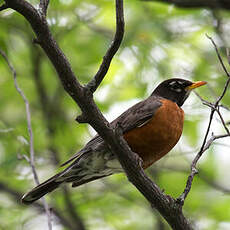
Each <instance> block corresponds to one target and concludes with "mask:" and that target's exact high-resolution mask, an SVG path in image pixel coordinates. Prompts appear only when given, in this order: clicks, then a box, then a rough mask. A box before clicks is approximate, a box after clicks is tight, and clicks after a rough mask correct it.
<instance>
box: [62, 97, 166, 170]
mask: <svg viewBox="0 0 230 230" xmlns="http://www.w3.org/2000/svg"><path fill="white" fill-rule="evenodd" d="M161 105H162V103H161V101H160V99H159V98H157V97H154V96H150V97H148V98H147V99H145V100H144V101H141V102H139V103H137V104H135V105H134V106H132V107H131V108H129V109H128V110H126V111H125V112H124V113H122V114H121V115H120V116H119V117H117V118H116V119H115V120H114V121H112V122H111V125H112V127H114V128H115V126H116V125H117V124H118V123H119V125H120V126H121V128H122V130H123V133H125V132H128V131H129V130H131V129H133V128H136V127H140V126H142V125H143V124H145V123H147V122H148V121H149V120H150V119H151V118H152V116H153V115H154V114H155V112H156V111H157V109H158V108H159V107H160V106H161ZM100 150H102V151H103V150H104V151H106V150H107V147H106V143H105V142H104V140H103V139H102V138H101V137H100V136H99V135H96V136H95V137H94V138H93V139H91V140H90V141H89V142H88V143H87V144H86V145H85V147H84V148H83V149H81V150H80V151H79V152H78V153H76V154H75V155H73V156H72V157H71V158H70V159H69V160H68V161H66V162H65V163H63V164H62V165H61V166H64V165H67V164H68V163H70V162H71V161H73V160H77V159H78V158H80V157H81V156H82V155H83V154H85V153H89V152H94V151H100Z"/></svg>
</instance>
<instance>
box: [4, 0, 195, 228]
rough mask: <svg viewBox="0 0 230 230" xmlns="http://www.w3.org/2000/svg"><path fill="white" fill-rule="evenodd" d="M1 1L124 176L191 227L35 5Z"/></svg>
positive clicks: (171, 219) (174, 220)
mask: <svg viewBox="0 0 230 230" xmlns="http://www.w3.org/2000/svg"><path fill="white" fill-rule="evenodd" d="M5 2H6V3H7V4H8V5H9V6H10V7H11V8H12V9H14V10H16V11H17V12H19V13H20V14H22V15H23V16H24V17H25V18H26V19H27V20H28V21H29V23H30V24H31V26H32V28H33V30H34V32H35V34H36V36H37V40H38V41H39V44H40V46H41V47H42V48H43V50H44V51H45V53H46V54H47V56H48V57H49V59H50V60H51V62H52V64H53V65H54V67H55V69H56V71H57V73H58V76H59V78H60V80H61V81H62V84H63V86H64V88H65V90H66V91H67V93H68V94H69V95H70V96H71V97H72V98H73V99H74V100H75V101H76V102H77V104H78V105H79V107H80V108H81V110H82V113H83V118H84V116H85V118H86V119H85V118H84V119H82V120H87V121H88V122H89V124H90V125H91V126H92V127H94V129H95V130H96V131H97V132H98V134H99V135H100V136H101V137H102V138H103V139H104V140H105V142H106V143H107V144H108V146H109V147H110V149H111V152H112V153H113V154H115V155H117V157H118V159H119V161H120V163H121V165H122V167H123V169H124V171H125V172H126V174H127V177H128V179H129V180H130V181H131V182H132V183H133V184H134V185H135V186H136V187H137V189H138V190H139V191H140V192H141V193H142V194H143V195H144V196H145V198H146V199H147V200H148V201H149V202H150V203H151V206H152V207H154V208H156V209H157V210H158V211H159V212H160V213H161V215H162V216H163V217H164V218H165V219H166V220H167V222H168V223H169V224H170V225H171V227H172V228H173V229H176V230H191V229H192V226H191V225H190V223H189V222H188V220H187V219H186V218H185V217H184V215H183V213H182V208H181V206H180V205H178V204H177V203H176V202H175V201H174V200H173V198H171V197H170V196H167V195H164V194H163V193H162V192H161V190H160V189H159V188H158V187H157V185H156V184H155V183H153V182H152V181H151V180H150V179H149V178H148V177H147V176H146V175H145V173H144V170H143V169H142V167H141V162H140V159H139V157H138V156H137V155H136V154H134V153H132V151H131V150H130V148H129V146H128V145H127V143H126V142H125V140H124V139H123V137H122V133H121V132H120V129H119V127H117V128H116V130H115V131H114V130H113V129H112V128H111V127H110V124H109V123H108V121H107V120H106V119H105V118H104V116H103V115H102V113H101V112H100V111H99V110H98V108H97V106H96V104H95V102H94V101H93V97H92V92H91V91H90V90H89V88H87V87H82V86H81V85H80V83H79V82H78V80H77V79H76V77H75V75H74V73H73V71H72V69H71V66H70V64H69V62H68V60H67V58H66V57H65V55H64V54H63V52H62V51H61V50H60V48H59V47H58V45H57V43H56V41H55V40H54V38H53V37H52V35H51V33H50V30H49V27H48V24H47V21H46V19H45V17H42V16H41V15H40V14H38V12H37V11H36V9H35V8H34V7H33V6H32V5H31V4H29V3H28V2H25V1H24V0H5ZM116 2H117V4H119V5H120V6H123V1H122V0H117V1H116ZM119 9H120V10H123V7H121V8H117V10H119ZM117 15H120V16H122V15H123V11H122V14H117ZM121 21H122V20H121ZM108 61H109V59H108ZM106 65H108V64H106ZM101 76H103V75H101Z"/></svg>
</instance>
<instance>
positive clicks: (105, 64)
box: [86, 0, 125, 93]
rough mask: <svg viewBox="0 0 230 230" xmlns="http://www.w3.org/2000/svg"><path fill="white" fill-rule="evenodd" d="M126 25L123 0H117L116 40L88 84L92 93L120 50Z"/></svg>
mask: <svg viewBox="0 0 230 230" xmlns="http://www.w3.org/2000/svg"><path fill="white" fill-rule="evenodd" d="M124 26H125V23H124V14H123V0H116V33H115V36H114V40H113V41H112V43H111V45H110V47H109V49H108V50H107V52H106V54H105V56H104V57H103V61H102V63H101V66H100V68H99V70H98V72H97V73H96V75H95V76H94V77H93V79H92V80H91V81H90V82H89V83H88V84H87V86H86V87H87V88H89V89H90V91H91V92H92V93H93V92H95V91H96V89H97V88H98V86H99V85H100V83H101V82H102V80H103V79H104V77H105V75H106V73H107V72H108V69H109V66H110V63H111V61H112V59H113V56H114V55H115V53H116V52H117V51H118V49H119V47H120V45H121V42H122V39H123V36H124Z"/></svg>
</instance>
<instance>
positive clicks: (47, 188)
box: [21, 174, 62, 204]
mask: <svg viewBox="0 0 230 230" xmlns="http://www.w3.org/2000/svg"><path fill="white" fill-rule="evenodd" d="M58 176H59V174H57V175H55V176H53V177H51V178H50V179H48V180H46V181H45V182H43V183H42V184H39V185H38V186H37V187H35V188H33V189H32V190H31V191H29V192H27V193H26V194H25V195H24V196H23V197H22V199H21V201H22V203H24V204H31V203H33V202H34V201H36V200H38V199H40V198H41V197H43V196H44V195H46V194H47V193H49V192H52V191H53V190H54V189H56V188H58V186H59V185H60V184H61V183H62V182H60V181H58V182H57V181H55V180H56V179H57V178H58Z"/></svg>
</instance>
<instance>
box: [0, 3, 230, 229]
mask: <svg viewBox="0 0 230 230" xmlns="http://www.w3.org/2000/svg"><path fill="white" fill-rule="evenodd" d="M191 1H192V0H191ZM30 2H31V3H33V4H34V5H36V4H38V1H30ZM48 22H49V25H50V28H51V31H52V33H53V35H54V37H55V39H56V40H57V41H58V43H59V45H60V47H61V48H62V50H63V51H64V53H65V54H66V56H67V57H68V59H69V60H70V62H71V65H72V68H73V70H74V72H75V73H76V75H77V77H78V78H79V80H80V82H81V83H82V84H86V83H87V82H88V81H89V80H90V79H91V78H92V77H93V75H94V74H95V73H96V71H97V69H98V67H99V65H100V63H101V60H102V57H103V55H104V54H105V52H106V50H107V48H108V46H109V45H110V42H111V40H112V38H113V34H114V30H115V10H114V1H112V0H97V1H94V0H84V1H83V0H55V1H51V2H50V6H49V10H48ZM125 22H126V29H125V37H124V40H123V43H122V46H121V48H120V49H119V51H118V53H117V54H116V56H115V58H114V59H113V61H112V64H111V67H110V69H109V71H108V74H107V76H106V78H105V80H104V81H103V83H102V84H101V86H100V88H99V89H98V90H97V92H96V93H95V96H94V98H95V100H96V102H97V105H98V106H99V108H100V109H101V110H102V111H103V113H104V114H105V116H106V117H107V118H108V119H109V120H110V121H112V120H113V119H114V118H115V117H117V116H118V115H119V114H120V113H122V112H123V111H124V110H125V109H126V108H127V107H129V106H131V105H133V104H134V103H136V102H138V101H140V100H142V99H143V98H146V97H147V96H148V95H149V94H150V93H151V91H152V90H153V89H154V88H155V87H156V86H157V84H159V83H160V82H161V81H162V80H164V79H167V78H171V77H180V78H186V79H189V80H192V81H196V80H205V81H208V85H207V86H206V87H201V88H200V89H198V90H197V91H198V92H199V94H200V95H201V96H202V97H204V98H205V99H207V100H209V101H214V100H215V99H216V97H217V96H218V95H219V94H220V93H221V90H222V89H223V86H224V83H225V81H226V76H225V74H224V72H223V71H222V69H221V66H220V64H219V61H218V59H217V56H216V53H215V49H214V47H213V45H212V44H211V42H210V40H209V39H207V37H206V36H205V34H208V35H209V36H212V38H213V39H214V40H215V42H216V43H217V45H218V46H219V47H220V51H221V53H222V56H223V60H224V62H225V63H226V64H227V59H226V57H225V56H226V55H225V47H228V45H229V44H228V42H229V40H228V39H229V33H230V12H229V11H227V10H223V9H219V10H217V9H215V10H213V9H205V8H199V7H197V8H177V7H176V6H173V5H170V4H163V3H160V2H154V1H148V2H143V1H135V0H127V1H125ZM33 38H34V34H33V32H32V30H31V28H30V26H29V24H28V23H27V22H26V21H25V19H24V18H23V17H22V16H20V15H19V14H17V13H15V12H14V11H13V10H5V11H2V12H1V13H0V49H1V50H3V51H4V52H5V53H6V54H7V56H8V58H9V60H10V61H11V62H12V63H13V65H14V68H15V69H16V71H17V74H18V82H19V85H20V87H21V88H22V89H23V91H24V93H25V94H26V96H27V98H28V100H29V102H30V107H31V112H32V127H33V134H34V144H35V163H36V169H37V171H38V174H39V179H40V181H43V180H45V179H47V178H48V177H49V176H52V175H53V174H54V173H56V172H57V171H58V165H60V164H61V162H64V161H65V160H67V159H68V158H69V157H70V156H71V155H73V154H74V153H76V152H77V151H78V150H80V149H81V148H82V147H83V146H84V144H85V143H86V142H87V141H88V140H90V138H91V137H92V136H93V135H94V134H95V132H94V131H93V129H92V128H90V127H89V126H88V125H83V124H81V125H79V124H77V123H76V122H75V121H74V119H75V117H76V116H77V115H78V114H80V110H79V108H78V107H77V106H76V104H75V103H74V102H73V101H72V99H71V98H70V97H69V96H68V95H67V94H66V93H65V92H64V90H63V88H62V86H61V84H60V82H59V80H58V78H57V75H56V72H55V70H54V68H53V67H52V65H51V63H50V62H49V60H48V58H47V57H46V56H45V54H44V53H43V52H42V50H41V49H40V48H39V47H38V46H37V45H35V44H33V42H32V40H33ZM228 91H229V90H228ZM222 103H223V104H224V105H225V106H228V107H229V108H230V95H229V92H227V94H226V96H225V97H224V99H223V101H222ZM183 109H184V111H185V114H186V116H185V126H184V132H183V137H182V138H181V140H180V142H179V143H178V144H177V146H176V147H175V148H174V149H173V150H172V151H171V152H170V153H169V154H168V155H167V156H166V157H164V158H163V159H161V160H160V161H159V162H157V163H156V164H154V165H153V166H152V167H151V168H150V169H148V170H147V173H148V175H149V176H150V177H151V178H152V179H153V180H154V181H155V182H156V183H157V184H158V185H159V186H160V188H161V189H164V191H165V193H166V194H169V195H172V196H173V197H175V198H176V197H178V196H179V195H180V194H181V193H182V192H183V189H184V187H185V183H186V179H187V176H188V174H189V170H190V164H191V161H192V159H193V158H194V157H195V154H196V153H197V152H198V150H199V147H200V146H201V143H202V140H203V137H204V134H205V131H206V127H207V123H208V118H209V112H210V110H209V108H207V107H206V106H204V105H202V103H201V101H200V100H199V99H198V98H197V97H196V95H195V94H192V95H191V96H190V98H189V99H188V100H187V101H186V103H185V105H184V106H183ZM221 112H222V113H223V116H224V119H225V121H226V122H228V121H229V120H230V113H229V111H228V110H225V109H222V110H221ZM211 131H212V132H214V133H215V134H222V133H224V132H225V130H224V129H223V127H222V126H221V123H220V120H219V118H218V117H215V118H214V120H213V126H212V128H211ZM28 143H29V136H28V131H27V124H26V114H25V105H24V103H23V100H22V98H21V97H20V96H19V94H18V93H17V91H16V90H15V87H14V84H13V77H12V74H11V73H10V71H9V69H8V67H7V65H6V63H5V61H4V60H3V58H2V57H0V193H1V196H0V230H3V229H4V230H5V229H8V230H14V229H15V230H19V229H20V230H24V229H26V230H27V229H30V230H37V229H48V228H47V221H46V216H45V214H44V212H43V209H42V207H41V205H40V204H41V203H39V202H37V203H36V204H35V205H32V206H28V207H27V206H24V205H22V204H21V203H20V200H19V198H20V196H21V195H22V194H23V193H24V192H26V191H27V190H29V189H31V188H32V187H33V186H34V181H33V177H32V172H31V168H30V166H29V164H28V162H26V161H25V160H24V159H23V157H22V155H23V154H24V155H29V145H28ZM229 147H230V145H229V138H226V139H221V140H218V141H216V142H215V144H213V145H212V146H211V148H210V149H209V150H208V151H207V152H205V154H204V156H203V157H202V159H201V160H200V161H199V167H198V168H199V175H198V176H196V178H195V180H194V183H193V186H192V190H191V192H190V194H189V196H188V198H187V200H186V203H185V206H184V213H185V215H186V216H187V217H188V219H189V220H191V222H192V223H193V224H194V226H195V229H208V230H212V229H213V230H215V229H220V230H227V229H230V196H229V192H230V180H229V177H230V169H229V168H230V151H229ZM46 200H47V202H48V203H49V206H50V207H51V209H52V211H51V212H52V220H53V221H52V224H53V229H55V230H63V229H66V230H67V229H68V230H69V229H70V230H85V229H87V230H104V229H105V230H116V229H118V230H129V229H132V230H139V229H143V230H149V229H156V230H164V229H170V228H169V226H168V225H167V223H166V222H165V221H164V220H163V218H161V217H160V215H159V214H158V213H157V212H156V211H155V210H152V209H151V207H150V205H149V203H148V202H147V201H146V200H145V199H144V198H143V196H142V195H141V194H140V193H139V192H138V191H137V190H136V189H135V188H134V187H133V186H132V185H131V184H130V183H129V182H128V181H127V179H126V177H125V175H122V174H121V175H114V176H111V177H109V178H105V179H101V180H98V181H95V182H92V183H89V184H87V185H84V186H81V187H79V188H75V189H71V188H70V186H66V187H63V188H61V189H58V190H56V191H55V192H53V193H52V194H50V195H48V196H47V198H46Z"/></svg>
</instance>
